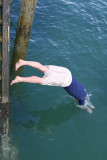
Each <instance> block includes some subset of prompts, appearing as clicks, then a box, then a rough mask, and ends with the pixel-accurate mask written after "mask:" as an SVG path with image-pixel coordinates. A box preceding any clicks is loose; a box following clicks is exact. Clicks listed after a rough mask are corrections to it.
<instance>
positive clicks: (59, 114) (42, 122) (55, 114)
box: [22, 102, 79, 133]
mask: <svg viewBox="0 0 107 160" xmlns="http://www.w3.org/2000/svg"><path fill="white" fill-rule="evenodd" d="M77 113H79V109H78V108H76V107H75V104H74V103H73V102H72V103H69V104H66V105H63V104H58V105H57V108H48V109H45V110H42V111H32V112H30V115H31V116H32V119H36V121H35V120H32V119H31V120H29V121H28V122H26V123H22V125H23V127H24V128H35V130H36V131H42V132H45V133H47V132H48V131H49V128H50V127H56V126H59V125H60V124H62V123H64V122H66V121H68V120H70V119H71V117H72V116H74V115H75V114H77Z"/></svg>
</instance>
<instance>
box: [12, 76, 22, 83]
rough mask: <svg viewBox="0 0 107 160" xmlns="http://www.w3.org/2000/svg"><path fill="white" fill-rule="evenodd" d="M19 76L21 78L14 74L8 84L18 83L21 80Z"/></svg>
mask: <svg viewBox="0 0 107 160" xmlns="http://www.w3.org/2000/svg"><path fill="white" fill-rule="evenodd" d="M20 78H21V77H19V76H16V77H15V79H14V80H13V81H12V82H11V84H10V85H13V84H14V83H19V82H21V81H20Z"/></svg>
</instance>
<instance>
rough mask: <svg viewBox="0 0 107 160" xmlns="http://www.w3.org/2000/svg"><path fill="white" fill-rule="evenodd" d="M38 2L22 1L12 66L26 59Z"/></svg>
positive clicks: (34, 0)
mask: <svg viewBox="0 0 107 160" xmlns="http://www.w3.org/2000/svg"><path fill="white" fill-rule="evenodd" d="M36 1H37V0H22V3H21V10H20V15H19V20H18V26H17V31H16V39H15V44H14V51H13V57H12V66H14V65H15V63H16V62H17V61H18V60H19V59H25V57H26V54H27V48H28V43H29V37H30V32H31V27H32V22H33V17H34V11H35V6H36Z"/></svg>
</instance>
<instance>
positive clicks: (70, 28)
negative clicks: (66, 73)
mask: <svg viewBox="0 0 107 160" xmlns="http://www.w3.org/2000/svg"><path fill="white" fill-rule="evenodd" d="M20 4H21V1H20V0H17V1H13V4H12V7H11V19H10V44H11V47H10V59H11V57H12V53H13V47H14V40H15V34H16V28H17V21H18V16H19V11H20ZM26 60H31V61H39V62H40V63H42V64H44V65H49V64H51V65H59V66H64V67H67V68H69V69H70V70H71V72H72V74H73V76H74V77H76V79H78V80H79V81H81V82H82V83H83V84H84V85H85V86H86V88H87V93H88V95H89V100H90V101H91V102H92V104H93V105H94V106H95V109H94V110H93V113H92V114H89V113H87V112H86V111H84V110H82V109H79V108H78V107H77V104H76V102H75V100H74V99H73V98H72V97H70V96H69V95H68V94H67V92H65V90H64V89H63V88H61V87H49V86H41V85H39V84H28V83H19V84H14V85H13V86H10V137H11V146H14V147H15V151H14V154H17V156H16V157H17V159H18V160H95V159H96V160H106V159H107V127H106V122H107V115H106V114H107V94H106V92H107V1H106V0H97V1H94V0H80V1H79V0H72V1H71V0H45V1H44V0H38V2H37V6H36V12H35V16H34V21H33V26H32V31H31V36H30V41H29V47H28V52H27V56H26ZM32 75H37V76H43V74H42V73H40V71H38V70H36V69H34V68H32V67H29V66H25V67H24V73H23V76H24V77H26V76H32ZM13 78H14V76H13V77H10V80H12V79H13Z"/></svg>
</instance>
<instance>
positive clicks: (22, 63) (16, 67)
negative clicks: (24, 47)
mask: <svg viewBox="0 0 107 160" xmlns="http://www.w3.org/2000/svg"><path fill="white" fill-rule="evenodd" d="M23 65H24V60H22V59H19V60H18V62H17V63H16V65H15V70H16V71H17V70H18V68H19V67H21V66H23Z"/></svg>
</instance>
